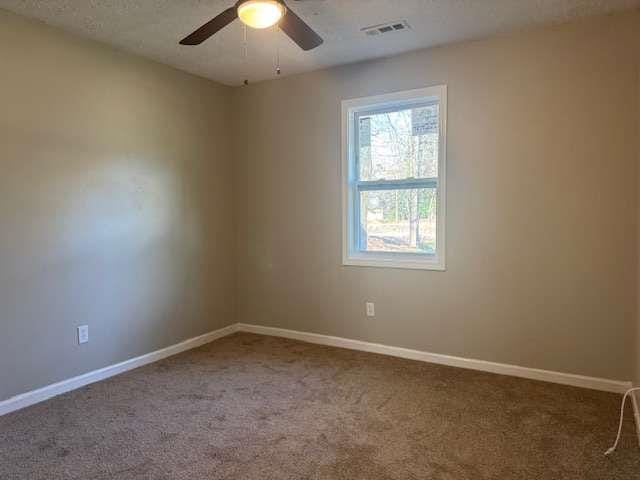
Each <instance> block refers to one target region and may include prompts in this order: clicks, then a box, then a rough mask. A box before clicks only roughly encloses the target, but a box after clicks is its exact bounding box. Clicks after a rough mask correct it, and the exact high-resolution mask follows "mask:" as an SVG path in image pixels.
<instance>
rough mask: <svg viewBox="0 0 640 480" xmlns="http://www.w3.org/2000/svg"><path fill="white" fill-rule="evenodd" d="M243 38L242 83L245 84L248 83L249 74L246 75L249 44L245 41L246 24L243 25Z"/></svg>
mask: <svg viewBox="0 0 640 480" xmlns="http://www.w3.org/2000/svg"><path fill="white" fill-rule="evenodd" d="M243 31H244V40H243V46H244V84H245V85H249V78H248V77H249V75H247V70H248V68H249V44H248V42H247V26H246V25H244V29H243Z"/></svg>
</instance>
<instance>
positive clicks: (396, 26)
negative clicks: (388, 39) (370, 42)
mask: <svg viewBox="0 0 640 480" xmlns="http://www.w3.org/2000/svg"><path fill="white" fill-rule="evenodd" d="M407 30H411V27H410V26H409V23H408V22H407V21H406V20H402V21H399V22H389V23H381V24H380V25H371V26H370V27H364V28H362V29H360V31H361V32H364V34H365V35H367V36H369V37H375V36H377V35H382V34H384V33H397V32H406V31H407Z"/></svg>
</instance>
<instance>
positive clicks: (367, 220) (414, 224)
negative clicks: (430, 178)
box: [360, 188, 437, 254]
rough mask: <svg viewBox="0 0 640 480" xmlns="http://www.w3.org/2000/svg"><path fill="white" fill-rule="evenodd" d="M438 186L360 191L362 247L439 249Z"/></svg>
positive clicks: (408, 250)
mask: <svg viewBox="0 0 640 480" xmlns="http://www.w3.org/2000/svg"><path fill="white" fill-rule="evenodd" d="M436 204H437V195H436V189H435V188H419V189H411V190H376V191H365V192H360V226H361V228H360V250H362V251H370V252H404V253H427V254H434V253H435V252H436V218H437V216H436V215H437V210H436V207H437V205H436Z"/></svg>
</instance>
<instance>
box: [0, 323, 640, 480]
mask: <svg viewBox="0 0 640 480" xmlns="http://www.w3.org/2000/svg"><path fill="white" fill-rule="evenodd" d="M619 401H620V397H619V396H618V395H613V394H608V393H602V392H595V391H590V390H582V389H578V388H571V387H564V386H559V385H552V384H547V383H542V382H534V381H528V380H522V379H516V378H510V377H503V376H498V375H492V374H485V373H479V372H473V371H468V370H461V369H456V368H450V367H442V366H437V365H429V364H426V363H419V362H413V361H408V360H401V359H396V358H391V357H384V356H380V355H374V354H368V353H360V352H354V351H349V350H342V349H336V348H329V347H321V346H315V345H310V344H305V343H301V342H295V341H290V340H284V339H278V338H270V337H262V336H257V335H251V334H245V333H242V334H235V335H232V336H230V337H226V338H223V339H221V340H218V341H216V342H214V343H211V344H209V345H207V346H205V347H202V348H200V349H197V350H192V351H190V352H186V353H184V354H181V355H178V356H175V357H172V358H170V359H167V360H164V361H162V362H159V363H156V364H153V365H150V366H147V367H144V368H140V369H138V370H135V371H132V372H129V373H127V374H124V375H121V376H118V377H114V378H112V379H109V380H106V381H104V382H100V383H97V384H93V385H90V386H88V387H85V388H83V389H81V390H77V391H75V392H71V393H69V394H66V395H63V396H60V397H57V398H54V399H52V400H49V401H48V402H45V403H42V404H39V405H35V406H33V407H31V408H28V409H25V410H22V411H20V412H15V413H13V414H10V415H6V416H4V417H0V478H1V479H2V480H14V479H28V480H38V479H47V480H53V479H82V480H94V479H154V480H160V479H185V480H186V479H222V478H224V479H248V480H254V479H255V480H257V479H260V480H265V479H349V480H359V479H361V480H365V479H366V480H379V479H380V480H382V479H385V480H387V479H389V480H390V479H398V480H408V479H416V480H417V479H438V480H440V479H442V480H445V479H447V480H449V479H456V480H457V479H470V480H480V479H501V480H509V479H527V480H533V479H554V480H558V479H576V480H578V479H579V480H584V479H598V480H603V479H617V480H621V479H639V478H640V449H639V448H638V445H637V441H636V440H635V436H634V431H633V425H632V423H631V420H630V421H629V422H628V423H627V424H626V425H625V436H624V438H623V441H622V446H621V448H620V450H619V451H618V452H617V453H616V454H614V455H613V456H612V457H610V458H605V457H604V456H603V453H602V452H603V451H604V450H605V449H606V448H607V447H608V446H609V443H610V442H611V441H612V440H613V438H612V437H613V435H614V433H615V427H616V425H617V424H616V422H617V415H618V408H619Z"/></svg>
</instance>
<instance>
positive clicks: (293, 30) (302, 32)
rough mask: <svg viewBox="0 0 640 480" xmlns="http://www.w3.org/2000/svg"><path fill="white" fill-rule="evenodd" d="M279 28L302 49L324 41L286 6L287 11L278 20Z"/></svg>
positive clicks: (308, 48)
mask: <svg viewBox="0 0 640 480" xmlns="http://www.w3.org/2000/svg"><path fill="white" fill-rule="evenodd" d="M280 28H281V29H282V31H283V32H284V33H286V34H287V35H288V36H289V38H290V39H291V40H293V41H294V42H296V43H297V44H298V46H300V48H301V49H303V50H311V49H313V48H316V47H317V46H319V45H321V44H322V42H324V40H322V37H320V35H318V34H317V33H316V32H314V31H313V30H312V29H311V27H310V26H309V25H307V24H306V23H304V21H303V20H302V19H301V18H300V17H299V16H298V15H296V14H295V13H294V12H293V10H291V9H290V8H288V7H287V13H286V14H285V16H284V17H282V19H281V20H280Z"/></svg>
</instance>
